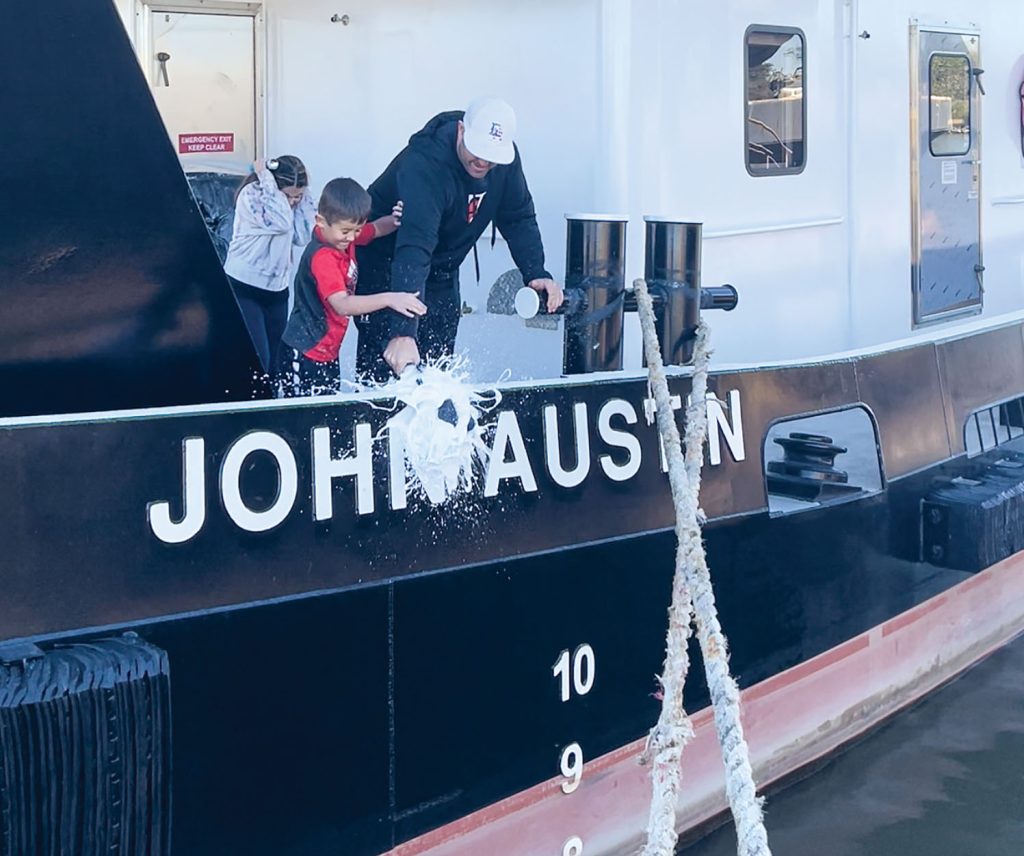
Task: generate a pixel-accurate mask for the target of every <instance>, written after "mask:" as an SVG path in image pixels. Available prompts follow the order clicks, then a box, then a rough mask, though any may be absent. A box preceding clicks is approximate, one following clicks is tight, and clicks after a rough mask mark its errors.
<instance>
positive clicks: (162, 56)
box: [156, 51, 171, 86]
mask: <svg viewBox="0 0 1024 856" xmlns="http://www.w3.org/2000/svg"><path fill="white" fill-rule="evenodd" d="M170 58H171V55H170V54H169V53H167V52H166V51H160V53H158V54H157V55H156V61H157V62H158V63H160V68H159V69H158V70H157V73H156V79H157V85H159V84H160V78H163V81H164V86H170V85H171V81H170V80H168V79H167V60H169V59H170Z"/></svg>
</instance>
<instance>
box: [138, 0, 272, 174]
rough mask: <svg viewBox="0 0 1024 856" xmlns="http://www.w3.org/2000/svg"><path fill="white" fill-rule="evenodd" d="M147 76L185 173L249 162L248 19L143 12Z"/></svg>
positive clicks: (252, 139)
mask: <svg viewBox="0 0 1024 856" xmlns="http://www.w3.org/2000/svg"><path fill="white" fill-rule="evenodd" d="M149 27H150V38H149V45H150V48H151V50H150V56H149V58H148V66H147V71H148V74H149V83H150V86H151V87H152V90H153V97H154V98H155V99H156V103H157V107H158V108H159V110H160V115H161V116H162V117H163V120H164V124H165V125H166V126H167V131H168V133H169V134H170V135H171V142H172V143H173V144H174V148H175V151H177V152H178V156H179V157H180V158H181V161H182V166H183V167H184V168H185V169H186V170H203V171H211V172H224V171H228V172H238V171H239V170H243V169H244V168H245V166H246V165H247V164H249V163H250V162H251V161H252V160H253V159H254V158H255V157H256V62H255V28H256V22H255V18H254V17H253V16H252V15H234V14H206V13H194V12H181V11H159V10H156V9H153V8H152V7H151V8H150V11H149Z"/></svg>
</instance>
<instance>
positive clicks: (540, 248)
mask: <svg viewBox="0 0 1024 856" xmlns="http://www.w3.org/2000/svg"><path fill="white" fill-rule="evenodd" d="M494 223H495V225H496V226H497V227H498V231H499V232H501V234H502V237H503V238H504V239H505V240H506V241H508V248H509V251H510V252H511V253H512V260H513V261H514V262H515V263H516V267H517V268H519V272H520V273H521V274H522V275H523V282H527V283H528V282H531V281H532V280H535V279H553V278H554V277H552V276H551V274H550V273H548V272H547V270H546V269H545V268H544V244H543V243H542V242H541V239H540V227H538V226H537V212H536V211H535V210H534V208H533V197H532V196H530V188H529V187H527V186H526V176H525V175H523V163H522V161H521V160H520V159H519V152H518V150H517V151H516V159H515V160H514V161H513V162H512V166H511V169H510V170H509V174H508V177H507V178H506V180H505V189H504V194H503V195H502V198H501V202H500V203H499V206H498V213H497V214H496V215H495V218H494Z"/></svg>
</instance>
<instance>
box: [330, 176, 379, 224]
mask: <svg viewBox="0 0 1024 856" xmlns="http://www.w3.org/2000/svg"><path fill="white" fill-rule="evenodd" d="M370 208H371V202H370V194H369V193H367V192H366V191H365V190H363V188H362V185H360V184H359V182H358V181H356V180H355V179H351V178H334V179H331V181H328V182H327V186H326V187H325V188H324V192H323V193H322V194H320V205H319V206H318V207H317V213H318V214H319V215H320V216H321V217H323V218H324V219H325V220H326V221H327V222H328V223H337V222H338V221H339V220H352V221H353V222H355V223H365V222H366V221H367V220H368V219H369V218H370Z"/></svg>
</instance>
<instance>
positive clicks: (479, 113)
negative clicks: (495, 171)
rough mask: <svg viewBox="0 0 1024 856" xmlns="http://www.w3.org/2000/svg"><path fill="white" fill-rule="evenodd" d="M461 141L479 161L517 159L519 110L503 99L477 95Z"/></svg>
mask: <svg viewBox="0 0 1024 856" xmlns="http://www.w3.org/2000/svg"><path fill="white" fill-rule="evenodd" d="M462 121H463V124H464V125H465V126H466V132H465V134H464V136H463V137H462V142H463V143H464V144H465V146H466V148H467V149H469V153H470V154H471V155H473V157H475V158H480V160H485V161H490V162H491V163H500V164H508V163H512V161H514V160H515V158H516V150H515V147H514V146H513V145H512V140H513V139H514V138H515V135H516V111H515V110H513V109H512V107H511V106H510V105H509V104H508V103H507V102H505V101H502V100H501V99H500V98H487V97H485V98H477V99H475V100H474V101H473V102H472V103H471V104H470V105H469V107H467V108H466V115H465V117H464V118H463V120H462Z"/></svg>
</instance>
